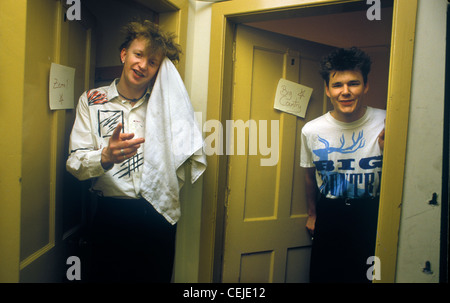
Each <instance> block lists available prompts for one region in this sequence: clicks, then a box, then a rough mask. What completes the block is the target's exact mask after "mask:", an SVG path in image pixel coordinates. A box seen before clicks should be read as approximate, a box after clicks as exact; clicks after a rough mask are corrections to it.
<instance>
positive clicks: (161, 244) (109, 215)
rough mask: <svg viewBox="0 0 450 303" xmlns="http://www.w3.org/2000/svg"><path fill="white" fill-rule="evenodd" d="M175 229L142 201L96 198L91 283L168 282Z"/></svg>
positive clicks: (171, 264)
mask: <svg viewBox="0 0 450 303" xmlns="http://www.w3.org/2000/svg"><path fill="white" fill-rule="evenodd" d="M175 234H176V226H175V225H172V224H170V223H169V222H167V220H166V219H165V218H164V217H163V216H162V215H161V214H159V213H158V212H157V211H156V210H155V209H154V208H153V206H152V205H151V204H150V203H148V202H147V201H146V200H144V199H140V200H128V199H113V198H99V201H98V206H97V211H96V214H95V217H94V220H93V224H92V232H91V244H92V245H91V248H92V250H91V252H92V253H91V256H92V258H91V271H90V273H89V277H90V279H89V280H90V281H92V282H170V281H171V277H172V269H173V262H174V255H175Z"/></svg>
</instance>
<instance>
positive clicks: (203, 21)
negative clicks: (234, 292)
mask: <svg viewBox="0 0 450 303" xmlns="http://www.w3.org/2000/svg"><path fill="white" fill-rule="evenodd" d="M210 30H211V3H205V2H199V1H195V0H189V20H188V34H187V46H186V50H184V53H185V55H186V69H185V77H184V84H185V86H186V90H187V91H188V93H189V96H190V99H191V103H192V106H193V107H194V111H195V112H196V113H198V116H197V119H198V121H199V123H201V124H202V125H203V122H204V121H205V119H206V104H207V94H208V73H209V44H210ZM202 185H203V177H202V178H200V179H199V180H198V181H197V182H196V183H195V184H193V185H191V184H189V183H188V182H186V184H185V185H184V187H183V189H182V191H181V212H182V216H181V219H180V221H179V222H178V227H177V243H176V256H175V272H174V278H173V279H174V281H175V282H183V283H185V282H197V281H198V266H199V249H200V221H201V220H200V217H201V206H202Z"/></svg>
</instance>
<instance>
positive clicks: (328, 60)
mask: <svg viewBox="0 0 450 303" xmlns="http://www.w3.org/2000/svg"><path fill="white" fill-rule="evenodd" d="M370 65H371V61H370V58H369V57H368V56H367V55H366V54H365V53H364V52H362V51H361V50H359V49H357V48H354V47H353V48H350V49H337V50H335V51H333V52H332V53H330V54H329V55H328V56H327V57H325V58H324V59H323V61H322V62H321V70H320V73H321V75H322V77H323V79H324V81H325V83H326V94H327V96H328V97H329V98H330V101H331V104H332V105H333V110H332V111H330V112H328V113H326V114H324V115H323V116H321V117H319V118H317V119H315V120H312V121H310V122H308V123H307V124H306V125H305V126H304V127H303V129H302V149H301V160H300V165H301V166H302V167H304V168H306V174H305V182H306V199H307V204H308V215H309V217H308V220H307V224H306V228H307V229H308V230H309V232H310V233H311V235H313V247H312V252H311V264H310V281H311V282H370V281H371V280H370V279H368V276H367V270H368V268H369V266H368V265H367V259H368V258H369V257H370V256H373V255H374V253H375V238H376V228H377V218H378V202H379V192H380V180H381V168H382V153H383V150H382V149H383V142H384V121H385V111H384V110H381V109H375V108H372V107H368V106H367V105H366V104H365V102H364V97H365V95H366V93H367V91H368V90H369V83H368V74H369V72H370Z"/></svg>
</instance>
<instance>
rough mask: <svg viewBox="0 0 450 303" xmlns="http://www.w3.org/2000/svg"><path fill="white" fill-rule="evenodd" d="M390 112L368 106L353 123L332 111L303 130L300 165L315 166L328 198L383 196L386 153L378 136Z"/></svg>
mask: <svg viewBox="0 0 450 303" xmlns="http://www.w3.org/2000/svg"><path fill="white" fill-rule="evenodd" d="M385 118H386V111H385V110H381V109H375V108H372V107H367V110H366V113H365V114H364V116H363V117H362V118H361V119H359V120H357V121H355V122H352V123H345V122H340V121H338V120H336V119H335V118H333V117H332V116H331V114H330V113H329V112H328V113H326V114H324V115H322V116H320V117H319V118H316V119H314V120H312V121H310V122H308V123H306V124H305V126H304V127H303V129H302V135H301V136H302V137H301V140H302V147H301V154H300V166H302V167H315V168H316V180H317V186H318V188H319V190H320V192H321V193H322V194H324V195H325V196H327V197H328V198H350V199H356V198H364V197H369V196H370V197H376V196H379V193H380V180H381V169H382V164H383V155H382V151H381V149H380V147H379V145H378V135H379V134H380V132H381V131H382V130H383V128H384V122H385Z"/></svg>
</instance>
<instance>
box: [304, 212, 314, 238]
mask: <svg viewBox="0 0 450 303" xmlns="http://www.w3.org/2000/svg"><path fill="white" fill-rule="evenodd" d="M315 227H316V216H315V215H311V216H308V220H306V229H307V230H308V231H309V233H310V234H311V237H312V236H314V229H315Z"/></svg>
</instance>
